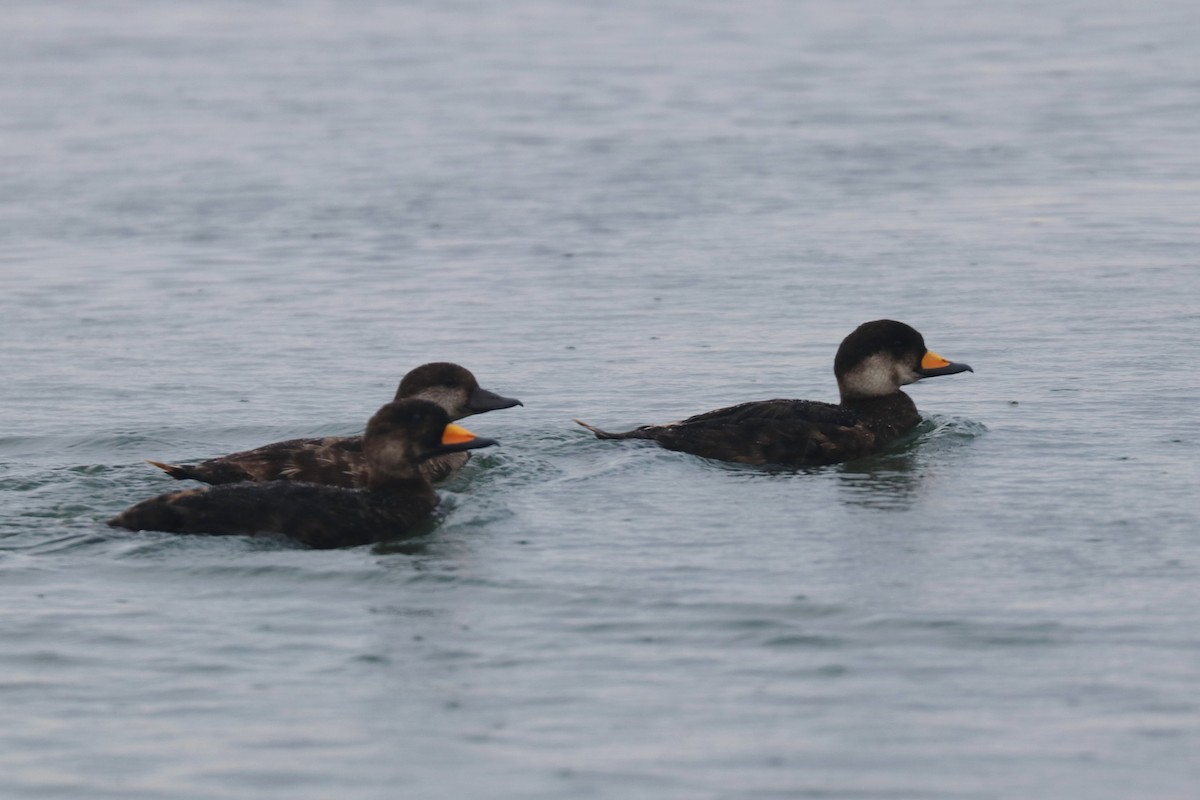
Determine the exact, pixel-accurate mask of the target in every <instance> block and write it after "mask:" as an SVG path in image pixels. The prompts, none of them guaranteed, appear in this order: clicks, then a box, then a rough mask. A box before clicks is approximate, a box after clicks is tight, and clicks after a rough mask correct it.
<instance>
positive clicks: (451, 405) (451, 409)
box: [413, 386, 467, 417]
mask: <svg viewBox="0 0 1200 800" xmlns="http://www.w3.org/2000/svg"><path fill="white" fill-rule="evenodd" d="M413 397H414V398H416V399H418V400H428V401H429V402H431V403H437V404H438V405H439V406H441V407H442V408H444V409H445V410H446V413H447V414H449V415H450V416H452V417H453V416H454V415H456V414H461V413H462V412H463V411H464V410H465V409H464V408H463V407H464V406H466V404H467V396H466V394H465V393H463V392H461V391H456V390H454V389H451V388H449V387H447V386H431V387H429V388H428V389H424V390H422V391H420V392H418V393H417V394H415V395H413Z"/></svg>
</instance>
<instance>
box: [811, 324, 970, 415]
mask: <svg viewBox="0 0 1200 800" xmlns="http://www.w3.org/2000/svg"><path fill="white" fill-rule="evenodd" d="M958 372H974V370H973V369H971V368H970V367H969V366H967V365H966V364H955V363H954V362H952V361H948V360H946V359H945V358H942V357H941V356H940V355H938V354H937V353H935V352H933V351H932V350H930V349H929V348H927V347H926V346H925V339H924V337H922V336H921V334H920V333H918V332H917V331H916V330H914V329H913V328H912V327H910V326H908V325H905V324H904V323H903V322H896V321H895V320H890V319H879V320H875V321H874V322H864V323H863V324H862V325H859V326H858V327H857V328H856V329H855V330H854V332H853V333H851V334H850V335H849V336H847V337H846V338H845V339H843V340H842V344H841V346H840V347H838V351H837V356H836V357H835V358H834V360H833V374H834V376H836V377H837V382H838V389H839V390H840V391H841V395H842V402H843V403H844V402H846V401H847V400H849V399H852V398H856V397H860V398H861V397H882V396H885V395H889V394H894V393H895V392H898V391H900V387H901V386H904V385H906V384H909V383H914V382H916V381H919V380H921V379H922V378H932V377H935V376H937V375H954V374H955V373H958Z"/></svg>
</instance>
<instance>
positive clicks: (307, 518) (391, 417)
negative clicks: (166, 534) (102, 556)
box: [108, 400, 496, 549]
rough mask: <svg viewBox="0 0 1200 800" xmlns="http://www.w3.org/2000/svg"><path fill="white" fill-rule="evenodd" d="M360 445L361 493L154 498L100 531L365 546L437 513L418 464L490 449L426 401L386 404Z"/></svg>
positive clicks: (253, 491)
mask: <svg viewBox="0 0 1200 800" xmlns="http://www.w3.org/2000/svg"><path fill="white" fill-rule="evenodd" d="M362 441H363V446H362V455H363V459H364V460H365V462H366V484H365V488H362V489H347V488H343V487H337V486H323V485H321V484H316V483H304V482H298V481H269V482H266V483H252V482H248V481H247V482H243V483H234V484H227V485H223V486H211V487H206V488H203V489H189V490H185V491H182V492H172V493H169V494H164V495H159V496H158V497H154V498H151V499H150V500H146V501H144V502H141V503H138V504H137V505H135V506H133V507H131V508H128V509H126V510H125V511H123V512H121V513H120V514H118V515H117V516H115V517H113V518H112V519H110V520H109V521H108V524H109V525H112V526H114V527H121V528H128V529H130V530H133V531H142V530H154V531H171V532H175V533H206V534H214V535H222V534H225V535H231V534H244V535H254V534H264V533H266V534H284V535H286V536H289V537H291V538H292V539H295V540H296V541H298V542H302V543H303V544H306V545H308V546H310V547H315V548H320V549H327V548H331V547H352V546H355V545H362V544H370V543H372V542H378V541H382V540H384V539H391V538H395V537H398V536H403V535H404V534H405V533H408V532H410V531H411V530H412V529H413V527H414V526H416V525H417V524H418V523H419V522H421V520H423V519H424V518H425V517H427V516H428V515H429V514H430V512H432V511H433V509H434V508H435V507H436V506H437V504H438V496H437V493H436V492H435V491H434V490H433V487H432V486H430V484H429V481H428V480H426V478H425V476H424V475H422V474H421V469H420V464H421V462H423V461H427V460H428V459H430V458H436V457H438V456H441V455H445V454H449V453H458V452H463V451H466V450H473V449H475V448H478V447H488V446H489V445H493V444H496V442H495V441H494V440H492V439H484V438H481V437H478V436H476V435H475V434H473V433H471V432H470V431H468V430H467V429H466V428H462V427H459V426H458V425H454V424H451V423H450V417H449V415H448V414H447V413H446V412H445V410H443V409H442V408H441V406H438V405H437V404H435V403H431V402H429V401H427V400H401V401H399V402H392V403H388V404H387V405H385V406H384V407H383V408H381V409H379V411H378V412H376V413H375V416H373V417H371V421H370V422H369V423H367V430H366V433H365V434H364V435H363V437H362Z"/></svg>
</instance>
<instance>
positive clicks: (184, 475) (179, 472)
mask: <svg viewBox="0 0 1200 800" xmlns="http://www.w3.org/2000/svg"><path fill="white" fill-rule="evenodd" d="M145 462H146V463H147V464H151V465H153V466H156V467H158V468H159V469H161V470H162V471H163V472H165V473H167V474H168V475H170V476H171V477H172V478H174V479H175V480H177V481H186V480H187V479H188V478H191V477H192V471H191V469H190V468H188V467H187V466H182V467H177V466H175V465H174V464H164V463H162V462H161V461H151V460H150V459H148V458H147V459H145Z"/></svg>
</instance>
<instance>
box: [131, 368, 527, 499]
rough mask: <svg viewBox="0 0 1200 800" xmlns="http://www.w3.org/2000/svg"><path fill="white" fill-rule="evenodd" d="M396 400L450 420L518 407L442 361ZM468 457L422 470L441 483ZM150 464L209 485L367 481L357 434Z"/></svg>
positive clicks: (415, 373)
mask: <svg viewBox="0 0 1200 800" xmlns="http://www.w3.org/2000/svg"><path fill="white" fill-rule="evenodd" d="M395 399H396V400H405V399H420V400H429V401H431V402H434V403H437V404H438V405H439V406H441V407H442V408H443V409H445V411H446V413H447V414H449V415H450V420H451V421H454V420H458V419H462V418H463V417H467V416H470V415H472V414H482V413H484V412H485V411H496V410H498V409H502V408H512V407H513V406H519V405H522V403H521V401H520V400H517V399H515V398H512V397H501V396H500V395H498V394H496V393H495V392H489V391H488V390H487V389H483V388H481V387H480V386H479V382H478V381H477V380H475V376H474V375H472V374H471V372H470V371H469V370H467V369H466V368H465V367H460V366H459V365H458V364H449V363H445V362H435V363H431V364H422V365H421V366H419V367H417V368H416V369H414V370H412V371H410V372H409V373H408V374H406V375H405V376H404V378H403V379H402V380H401V381H400V386H399V387H398V388H397V389H396V397H395ZM469 457H470V456H469V454H467V453H452V454H449V455H443V456H438V457H436V458H431V459H429V460H427V461H425V462H423V463H422V464H421V470H422V472H424V473H425V477H426V478H428V479H429V480H431V481H440V480H443V479H445V478H446V477H447V476H449V475H450V473H451V472H453V471H454V470H456V469H459V468H460V467H462V465H463V464H466V463H467V459H468V458H469ZM148 463H150V464H153V465H154V466H156V467H158V468H159V469H161V470H162V471H163V472H165V473H167V474H168V475H170V476H171V477H172V478H175V479H176V480H186V479H188V478H191V479H192V480H197V481H201V482H203V483H212V484H220V483H239V482H241V481H275V480H288V481H309V482H312V483H323V484H327V485H329V486H344V487H347V488H349V487H355V486H363V485H365V484H364V481H365V479H366V476H365V473H364V461H363V441H362V437H361V436H325V437H321V438H317V439H289V440H288V441H285V442H275V443H274V444H268V445H263V446H262V447H256V448H254V449H253V450H243V451H241V452H238V453H231V454H230V455H227V456H219V457H217V458H210V459H209V460H208V461H203V462H201V463H199V464H182V465H178V466H176V465H174V464H163V463H161V462H159V461H148Z"/></svg>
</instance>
